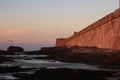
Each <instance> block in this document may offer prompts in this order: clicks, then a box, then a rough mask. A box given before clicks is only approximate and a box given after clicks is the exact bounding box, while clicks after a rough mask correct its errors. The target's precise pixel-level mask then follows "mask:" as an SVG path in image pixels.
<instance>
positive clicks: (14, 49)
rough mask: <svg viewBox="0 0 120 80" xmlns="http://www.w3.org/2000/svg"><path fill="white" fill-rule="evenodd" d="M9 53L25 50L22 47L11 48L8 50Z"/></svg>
mask: <svg viewBox="0 0 120 80" xmlns="http://www.w3.org/2000/svg"><path fill="white" fill-rule="evenodd" d="M7 51H8V52H23V51H24V49H23V48H22V47H17V46H10V47H8V48H7Z"/></svg>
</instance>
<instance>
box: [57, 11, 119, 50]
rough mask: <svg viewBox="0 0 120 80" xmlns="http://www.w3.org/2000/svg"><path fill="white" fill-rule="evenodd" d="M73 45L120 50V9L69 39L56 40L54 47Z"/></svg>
mask: <svg viewBox="0 0 120 80" xmlns="http://www.w3.org/2000/svg"><path fill="white" fill-rule="evenodd" d="M75 45H78V46H96V47H99V48H110V49H119V50H120V9H117V10H115V11H114V12H112V13H110V14H109V15H106V16H105V17H103V18H102V19H100V20H98V21H97V22H95V23H93V24H91V25H89V26H88V27H86V28H85V29H83V30H81V31H80V32H78V33H75V34H74V35H72V36H71V37H69V38H58V39H57V40H56V47H61V46H66V47H72V46H75Z"/></svg>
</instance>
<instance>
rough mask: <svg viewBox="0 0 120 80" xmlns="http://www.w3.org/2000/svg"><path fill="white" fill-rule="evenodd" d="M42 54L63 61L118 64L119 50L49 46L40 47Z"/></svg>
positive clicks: (119, 63)
mask: <svg viewBox="0 0 120 80" xmlns="http://www.w3.org/2000/svg"><path fill="white" fill-rule="evenodd" d="M40 53H42V54H48V55H51V57H52V58H54V59H57V60H60V61H63V62H77V63H88V64H97V65H108V66H110V65H112V66H120V51H119V50H112V49H104V48H97V47H80V46H73V47H71V48H66V47H51V48H42V49H41V50H40Z"/></svg>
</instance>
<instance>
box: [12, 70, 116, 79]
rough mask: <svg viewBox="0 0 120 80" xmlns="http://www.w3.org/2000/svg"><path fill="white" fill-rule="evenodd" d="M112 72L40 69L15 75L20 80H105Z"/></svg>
mask: <svg viewBox="0 0 120 80" xmlns="http://www.w3.org/2000/svg"><path fill="white" fill-rule="evenodd" d="M113 73H114V72H110V71H91V70H82V69H78V70H77V69H67V68H58V69H46V68H42V69H40V70H39V71H36V73H35V74H32V75H28V74H15V75H14V76H15V77H19V78H20V80H106V79H105V77H113Z"/></svg>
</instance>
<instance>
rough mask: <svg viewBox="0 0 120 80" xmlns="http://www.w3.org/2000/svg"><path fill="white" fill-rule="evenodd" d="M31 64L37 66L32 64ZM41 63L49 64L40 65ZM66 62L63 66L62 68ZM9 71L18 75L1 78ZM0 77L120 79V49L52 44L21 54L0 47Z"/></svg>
mask: <svg viewBox="0 0 120 80" xmlns="http://www.w3.org/2000/svg"><path fill="white" fill-rule="evenodd" d="M41 56H43V57H41ZM44 56H45V57H44ZM32 61H33V63H32ZM35 61H37V62H35ZM39 61H40V62H39ZM41 61H43V62H41ZM44 61H45V63H44ZM46 61H48V62H47V63H46ZM56 61H58V63H57V62H56ZM6 62H8V63H6ZM49 62H50V63H49ZM60 62H62V63H63V64H64V65H63V64H60ZM4 63H6V64H4ZM9 63H10V64H11V65H10V64H9ZM66 63H68V64H69V63H71V64H73V65H74V63H76V64H80V63H85V64H90V65H96V66H98V67H99V68H101V69H100V70H90V69H80V68H79V69H73V68H66V67H65V65H67V64H66ZM1 64H2V65H1ZM53 64H54V65H55V64H57V65H55V66H54V67H56V68H54V67H53V68H49V65H50V66H51V65H53ZM58 64H59V65H58ZM24 65H25V66H27V67H26V68H25V67H24ZM31 65H32V66H33V67H30V66H31ZM41 65H42V66H44V65H46V66H48V67H40V66H41ZM62 65H63V67H62V68H59V66H62ZM36 66H38V67H36ZM69 66H70V64H69ZM78 67H79V66H78ZM6 74H10V75H12V76H13V77H15V78H14V79H6V78H5V79H3V78H1V75H6ZM0 80H120V51H119V50H112V49H103V48H97V47H80V46H74V47H71V48H66V47H49V48H42V49H41V50H38V51H24V52H20V53H19V52H11V51H3V50H0Z"/></svg>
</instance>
